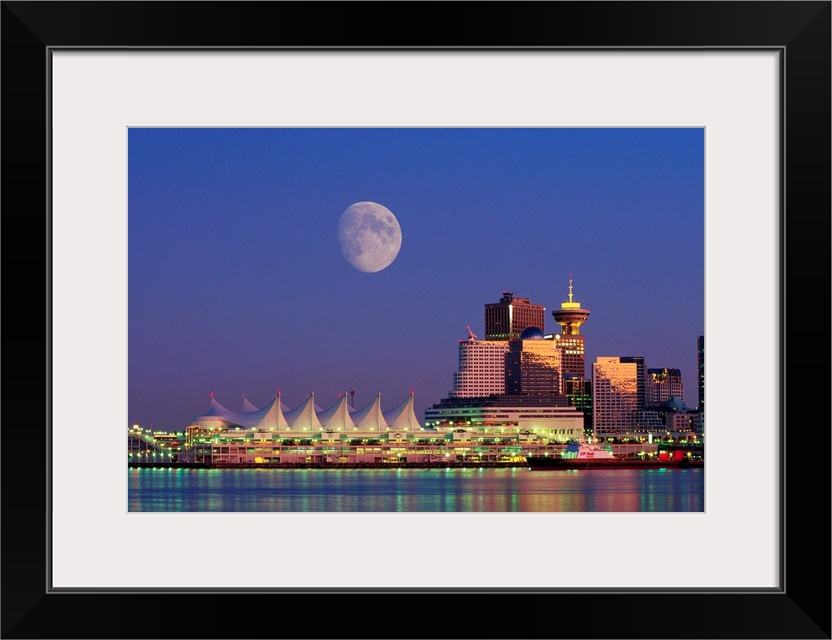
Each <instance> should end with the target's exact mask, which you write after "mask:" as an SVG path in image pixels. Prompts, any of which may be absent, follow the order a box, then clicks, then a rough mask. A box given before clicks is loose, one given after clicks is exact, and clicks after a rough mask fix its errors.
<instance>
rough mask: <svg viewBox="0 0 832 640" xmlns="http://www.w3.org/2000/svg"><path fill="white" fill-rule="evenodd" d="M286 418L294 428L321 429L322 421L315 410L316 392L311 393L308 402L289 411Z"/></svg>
mask: <svg viewBox="0 0 832 640" xmlns="http://www.w3.org/2000/svg"><path fill="white" fill-rule="evenodd" d="M285 418H286V421H287V422H288V423H289V426H290V427H292V428H293V429H308V430H309V431H317V430H319V429H321V428H322V427H321V421H320V420H318V414H317V413H316V412H315V394H314V393H310V394H309V397H308V398H307V399H306V402H304V403H303V404H302V405H300V406H299V407H297V408H295V409H292V410H291V411H288V412H287V413H286V414H285Z"/></svg>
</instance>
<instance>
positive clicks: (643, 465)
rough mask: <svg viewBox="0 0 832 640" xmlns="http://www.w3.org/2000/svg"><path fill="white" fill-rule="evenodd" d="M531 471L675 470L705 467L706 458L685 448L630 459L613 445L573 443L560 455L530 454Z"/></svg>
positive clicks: (528, 460) (529, 464)
mask: <svg viewBox="0 0 832 640" xmlns="http://www.w3.org/2000/svg"><path fill="white" fill-rule="evenodd" d="M526 462H527V463H528V467H529V469H530V470H531V471H549V470H552V469H673V468H681V469H685V468H691V467H702V466H703V465H704V461H703V460H701V459H691V457H690V456H688V455H685V454H684V452H682V451H674V452H673V453H672V454H671V453H669V452H662V453H660V454H659V455H658V456H656V457H655V458H652V457H650V458H630V457H617V456H615V455H613V453H612V450H611V449H610V447H609V446H602V445H599V444H593V443H588V442H580V443H572V444H569V445H568V446H567V447H566V449H564V450H563V452H562V453H561V455H560V456H557V455H554V456H526Z"/></svg>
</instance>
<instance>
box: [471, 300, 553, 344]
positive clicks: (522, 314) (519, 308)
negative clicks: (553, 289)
mask: <svg viewBox="0 0 832 640" xmlns="http://www.w3.org/2000/svg"><path fill="white" fill-rule="evenodd" d="M545 313H546V308H545V307H543V306H542V305H539V304H532V303H531V302H530V300H529V298H518V297H515V295H514V293H513V292H511V291H503V297H502V298H500V301H499V302H493V303H488V304H486V305H485V339H486V340H517V339H518V338H519V337H520V334H521V333H522V332H523V329H525V328H526V327H539V328H540V329H543V323H544V320H545V318H544V316H545Z"/></svg>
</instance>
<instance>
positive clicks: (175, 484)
mask: <svg viewBox="0 0 832 640" xmlns="http://www.w3.org/2000/svg"><path fill="white" fill-rule="evenodd" d="M127 508H128V511H130V512H148V511H156V512H191V511H201V512H206V511H207V512H252V511H255V512H593V511H596V512H683V511H684V512H702V511H704V508H705V470H704V469H703V468H698V469H569V470H553V471H530V470H529V469H527V468H507V469H478V468H475V469H174V468H163V469H128V495H127Z"/></svg>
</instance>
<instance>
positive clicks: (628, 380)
mask: <svg viewBox="0 0 832 640" xmlns="http://www.w3.org/2000/svg"><path fill="white" fill-rule="evenodd" d="M644 378H645V376H644V358H643V357H642V356H628V357H623V356H615V357H613V356H601V357H599V358H597V359H596V360H595V362H594V363H593V365H592V405H593V406H592V411H593V423H592V427H593V431H594V432H595V436H596V437H599V438H615V437H622V436H624V437H627V436H633V435H642V434H644V435H646V434H647V433H649V432H650V431H651V430H652V431H655V430H657V429H658V428H659V421H658V416H657V414H656V413H655V412H651V411H644V398H645V391H644Z"/></svg>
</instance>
